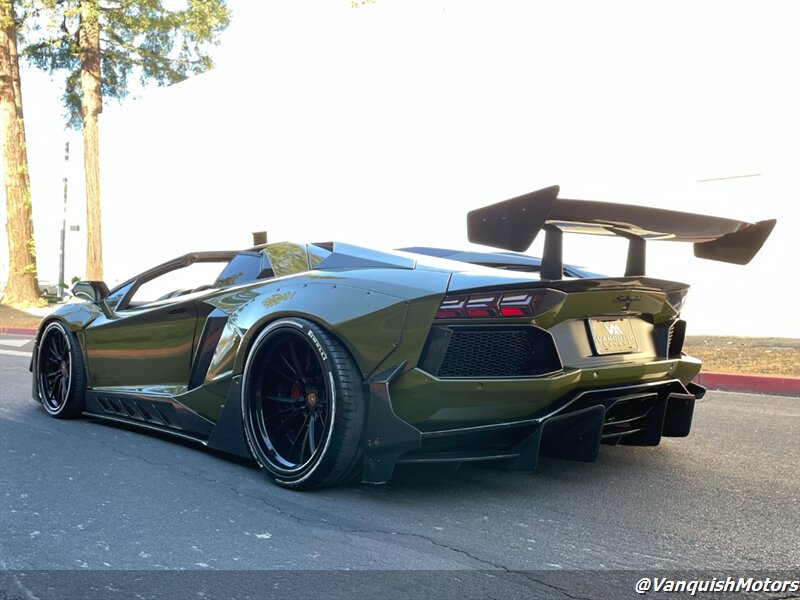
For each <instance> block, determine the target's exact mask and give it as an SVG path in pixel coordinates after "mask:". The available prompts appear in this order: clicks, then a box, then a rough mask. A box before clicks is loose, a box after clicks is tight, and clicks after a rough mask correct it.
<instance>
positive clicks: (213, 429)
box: [83, 376, 252, 459]
mask: <svg viewBox="0 0 800 600" xmlns="http://www.w3.org/2000/svg"><path fill="white" fill-rule="evenodd" d="M241 388H242V377H241V376H237V377H234V378H233V379H232V380H231V385H230V388H229V390H228V395H227V398H226V401H225V408H224V409H223V411H222V415H220V418H219V420H218V421H217V422H216V423H214V422H212V421H210V420H208V419H206V418H205V417H202V416H200V415H198V414H197V413H196V412H194V411H193V410H191V409H189V408H187V407H186V406H184V405H183V404H181V403H180V402H178V401H177V400H176V399H175V398H173V397H172V396H148V395H144V394H136V393H119V392H117V393H114V392H108V391H102V390H101V391H95V390H87V391H86V410H84V412H83V414H84V415H86V416H87V417H90V418H92V419H100V420H103V421H111V422H115V423H123V424H125V425H132V426H134V427H137V428H142V429H146V430H149V431H155V432H158V433H166V434H169V435H171V436H175V437H179V438H181V439H184V440H190V441H193V442H196V443H199V444H202V445H203V446H205V447H206V448H210V449H212V450H219V451H221V452H226V453H228V454H233V455H236V456H241V457H243V458H248V459H251V458H252V455H251V454H250V451H249V450H248V448H247V445H246V443H245V440H244V430H243V429H242V410H241Z"/></svg>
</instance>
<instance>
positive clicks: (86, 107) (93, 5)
mask: <svg viewBox="0 0 800 600" xmlns="http://www.w3.org/2000/svg"><path fill="white" fill-rule="evenodd" d="M99 14H100V13H99V6H98V0H81V24H80V55H81V118H82V120H83V169H84V175H85V177H86V274H85V276H86V279H89V280H102V279H103V235H102V225H101V220H100V142H99V135H98V128H97V116H98V115H99V114H100V113H101V112H102V110H103V97H102V93H101V90H100V21H99Z"/></svg>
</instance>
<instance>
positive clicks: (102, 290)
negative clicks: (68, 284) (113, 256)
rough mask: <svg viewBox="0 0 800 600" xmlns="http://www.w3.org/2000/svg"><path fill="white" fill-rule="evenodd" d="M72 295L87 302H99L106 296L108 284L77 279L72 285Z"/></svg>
mask: <svg viewBox="0 0 800 600" xmlns="http://www.w3.org/2000/svg"><path fill="white" fill-rule="evenodd" d="M72 295H73V296H75V297H76V298H80V299H81V300H88V301H89V302H100V300H102V299H103V298H105V297H106V296H108V286H107V285H106V284H105V283H104V282H102V281H79V282H78V283H76V284H75V285H73V286H72Z"/></svg>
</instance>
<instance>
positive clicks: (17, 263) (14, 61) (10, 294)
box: [0, 0, 40, 304]
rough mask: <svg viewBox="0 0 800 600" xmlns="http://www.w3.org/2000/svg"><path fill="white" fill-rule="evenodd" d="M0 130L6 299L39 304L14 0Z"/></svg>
mask: <svg viewBox="0 0 800 600" xmlns="http://www.w3.org/2000/svg"><path fill="white" fill-rule="evenodd" d="M0 130H1V133H2V143H3V184H4V186H5V192H6V231H7V232H8V258H9V260H8V280H7V283H6V286H5V292H4V294H3V302H5V303H6V304H35V303H37V302H40V298H39V285H38V283H37V281H36V249H35V246H34V239H33V215H32V210H31V192H30V178H29V176H28V156H27V151H26V149H25V124H24V120H23V115H22V87H21V84H20V78H19V57H18V53H17V23H16V15H15V12H14V3H13V1H12V0H0Z"/></svg>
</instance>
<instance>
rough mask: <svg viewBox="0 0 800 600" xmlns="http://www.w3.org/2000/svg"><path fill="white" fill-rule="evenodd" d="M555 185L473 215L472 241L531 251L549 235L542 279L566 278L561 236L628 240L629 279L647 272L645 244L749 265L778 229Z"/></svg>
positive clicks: (767, 223)
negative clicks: (584, 195) (567, 191)
mask: <svg viewBox="0 0 800 600" xmlns="http://www.w3.org/2000/svg"><path fill="white" fill-rule="evenodd" d="M558 192H559V187H558V186H557V185H556V186H552V187H549V188H545V189H542V190H538V191H535V192H531V193H529V194H525V195H523V196H518V197H516V198H512V199H510V200H504V201H503V202H498V203H496V204H491V205H489V206H485V207H483V208H478V209H476V210H473V211H470V212H469V214H468V215H467V234H468V237H469V241H470V242H474V243H476V244H483V245H486V246H494V247H496V248H503V249H506V250H513V251H515V252H524V251H525V250H527V249H528V248H529V247H530V245H531V244H532V243H533V241H534V240H535V239H536V236H537V235H538V234H539V232H540V231H541V230H544V231H545V241H544V254H543V256H542V266H541V276H542V278H544V279H561V278H562V275H561V273H562V268H563V261H562V233H563V232H567V233H588V234H594V235H616V236H621V237H624V238H627V239H628V240H629V242H628V260H627V264H626V267H625V275H626V276H636V275H644V274H645V242H646V241H647V240H666V241H674V242H692V243H693V244H694V255H695V256H697V257H699V258H707V259H710V260H719V261H722V262H728V263H734V264H737V265H745V264H747V263H748V262H750V260H751V259H752V258H753V257H754V256H755V255H756V254H757V253H758V251H759V250H760V249H761V246H762V245H763V244H764V242H765V241H766V239H767V238H768V237H769V234H770V233H771V232H772V229H773V227H775V222H776V221H775V219H769V220H767V221H759V222H758V223H748V222H746V221H737V220H735V219H723V218H721V217H709V216H706V215H696V214H693V213H685V212H678V211H675V210H665V209H660V208H648V207H645V206H634V205H630V204H615V203H612V202H594V201H588V200H565V199H563V198H559V197H558Z"/></svg>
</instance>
